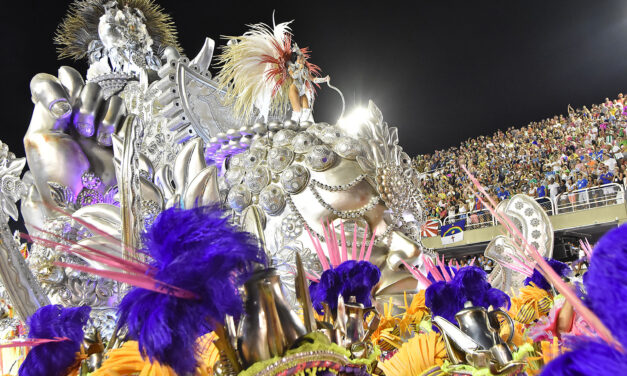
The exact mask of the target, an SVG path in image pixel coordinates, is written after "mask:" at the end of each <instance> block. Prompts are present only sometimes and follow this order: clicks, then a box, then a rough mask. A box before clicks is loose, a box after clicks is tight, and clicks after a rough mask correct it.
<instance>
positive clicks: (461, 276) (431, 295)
mask: <svg viewBox="0 0 627 376" xmlns="http://www.w3.org/2000/svg"><path fill="white" fill-rule="evenodd" d="M466 301H470V302H471V303H472V304H473V305H475V306H481V307H484V308H489V307H490V306H492V307H494V308H501V307H506V308H509V306H510V299H509V296H508V295H507V294H505V293H504V292H503V291H501V290H499V289H495V288H493V287H492V286H491V285H490V282H488V280H487V275H486V273H485V272H484V271H483V270H482V269H481V268H479V267H476V266H465V267H462V268H460V269H459V270H458V271H457V272H456V273H455V276H454V277H453V279H452V280H451V281H450V282H444V281H439V282H436V283H433V284H431V286H429V287H428V288H427V290H426V291H425V305H426V306H427V307H429V309H430V310H431V312H432V313H433V315H436V316H442V317H444V318H445V319H447V320H449V321H450V322H452V323H455V322H456V320H455V314H456V313H457V312H459V311H461V310H462V309H463V308H464V303H465V302H466Z"/></svg>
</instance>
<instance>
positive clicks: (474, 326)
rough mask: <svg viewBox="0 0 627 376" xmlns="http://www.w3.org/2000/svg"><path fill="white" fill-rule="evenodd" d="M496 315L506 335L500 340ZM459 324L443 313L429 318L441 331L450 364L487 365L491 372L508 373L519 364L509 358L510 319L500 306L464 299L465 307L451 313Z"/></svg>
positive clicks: (512, 335)
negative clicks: (492, 307)
mask: <svg viewBox="0 0 627 376" xmlns="http://www.w3.org/2000/svg"><path fill="white" fill-rule="evenodd" d="M498 316H502V317H504V318H505V321H506V322H507V324H508V326H509V336H508V339H507V341H505V342H503V340H502V339H501V337H500V336H499V330H500V322H499V320H498ZM455 320H456V321H457V322H458V324H459V328H458V327H457V326H455V325H454V324H452V323H450V322H449V321H447V320H446V319H444V318H443V317H439V316H436V317H434V318H433V324H434V325H436V326H437V327H438V328H439V329H440V331H441V332H442V334H443V337H444V342H445V344H446V350H447V353H448V355H449V358H450V360H451V361H452V362H453V363H454V364H459V363H468V364H470V365H472V366H474V367H476V368H483V367H490V370H491V372H492V373H493V374H504V373H508V372H510V371H511V370H513V369H516V368H517V367H518V366H519V363H518V362H514V361H513V356H512V352H511V349H510V347H509V345H508V343H509V342H511V340H512V338H513V337H514V330H515V327H514V321H513V320H512V318H511V317H509V315H508V314H507V313H506V312H504V311H501V310H498V309H497V310H493V311H488V310H486V309H485V308H483V307H478V306H473V305H472V304H470V302H466V305H465V308H464V309H463V310H461V311H459V312H458V313H457V314H456V315H455Z"/></svg>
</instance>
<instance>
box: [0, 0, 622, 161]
mask: <svg viewBox="0 0 627 376" xmlns="http://www.w3.org/2000/svg"><path fill="white" fill-rule="evenodd" d="M158 2H159V3H160V4H161V5H163V6H164V8H165V9H166V11H168V12H169V13H170V14H171V15H172V16H173V17H174V20H175V22H176V24H177V26H178V31H179V37H180V42H181V45H182V46H183V48H184V49H185V51H186V53H187V55H188V56H190V57H193V56H194V55H195V53H196V52H197V50H198V49H199V48H200V47H201V45H202V43H203V40H204V37H205V36H208V37H211V38H213V39H215V40H217V41H218V44H222V42H221V41H219V38H220V35H239V34H241V33H243V32H244V31H245V30H246V27H245V25H246V24H249V23H257V22H266V23H271V22H272V11H273V10H276V20H277V22H282V21H286V20H292V19H294V20H295V22H294V23H293V31H294V34H295V40H296V42H298V44H299V45H300V46H301V47H304V46H309V47H310V48H311V50H312V59H311V61H312V62H314V63H316V64H318V65H319V66H320V67H321V68H322V70H323V74H329V75H330V76H331V78H332V83H333V84H334V85H335V86H337V87H339V88H340V89H341V90H342V91H343V92H344V95H345V97H346V99H347V109H348V110H350V109H351V108H353V107H355V106H359V105H366V104H367V102H368V99H372V100H374V101H375V103H376V104H377V105H378V106H379V108H380V109H381V111H382V112H383V115H384V117H385V119H386V120H387V121H388V123H389V124H390V125H393V126H397V127H398V128H399V133H400V140H401V144H402V146H403V147H404V148H405V150H407V151H408V152H409V154H410V155H412V156H413V155H415V154H418V153H429V152H432V151H433V150H435V149H439V148H443V147H448V146H453V145H457V144H458V143H459V142H461V141H462V140H464V139H466V138H468V137H471V136H477V135H481V134H491V133H492V132H493V131H494V130H496V129H498V128H501V129H504V128H507V127H509V126H512V125H515V126H518V127H520V126H523V125H525V124H527V123H528V122H530V121H533V120H539V119H542V118H545V117H548V116H549V115H554V114H559V113H565V112H566V108H567V105H568V104H569V103H570V104H572V105H573V106H575V107H578V106H582V105H585V104H592V103H600V102H602V101H603V99H604V98H605V97H607V96H609V97H613V96H615V95H616V94H617V93H618V92H620V91H622V90H627V88H626V87H625V83H627V42H626V39H627V2H625V1H620V0H615V1H609V0H608V1H599V0H595V1H573V0H569V1H550V2H549V1H502V0H499V1H418V2H414V3H413V4H412V5H411V6H409V5H408V4H409V2H391V1H387V2H386V1H381V0H379V1H376V2H372V3H366V2H352V3H349V2H344V1H334V2H330V3H323V2H315V1H296V0H293V1H291V2H270V1H265V2H264V1H254V2H251V3H250V4H248V3H246V2H239V1H207V0H204V1H196V0H185V1H183V0H178V1H165V0H161V1H158ZM66 9H67V5H66V3H65V2H63V1H48V2H44V1H41V0H38V1H33V0H31V1H13V2H11V3H10V6H9V4H6V5H3V17H2V22H0V30H1V32H0V35H1V38H2V41H1V46H2V59H0V72H2V78H3V79H2V85H3V94H2V104H3V107H4V109H5V110H4V114H5V115H4V117H5V121H4V125H3V130H2V133H1V136H0V139H2V140H3V141H4V142H6V143H8V144H9V146H10V149H11V150H12V151H13V152H15V153H16V154H17V155H18V156H23V155H24V150H23V146H22V141H21V139H22V137H23V135H24V132H25V131H26V127H27V125H28V122H29V119H30V114H31V110H32V103H31V102H30V92H29V87H28V86H29V81H30V78H31V77H32V76H33V75H34V74H36V73H38V72H48V73H56V70H57V67H58V66H59V65H61V64H65V65H73V66H75V67H76V68H78V69H79V71H81V72H83V73H84V72H85V71H86V66H85V64H84V63H74V62H72V61H68V60H66V61H62V62H58V61H57V60H56V53H55V46H54V45H53V44H52V37H53V34H54V31H55V29H56V25H57V24H58V23H59V22H60V21H61V19H62V17H63V15H64V14H65V12H66ZM319 93H320V95H319V97H318V100H317V102H316V105H315V116H316V119H317V120H318V121H328V122H333V121H335V119H336V118H337V116H338V115H339V111H340V101H339V97H338V95H337V94H336V93H335V92H334V91H331V90H330V89H328V88H325V87H323V88H322V89H321V90H320V91H319Z"/></svg>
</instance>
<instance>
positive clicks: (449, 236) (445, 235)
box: [440, 219, 466, 244]
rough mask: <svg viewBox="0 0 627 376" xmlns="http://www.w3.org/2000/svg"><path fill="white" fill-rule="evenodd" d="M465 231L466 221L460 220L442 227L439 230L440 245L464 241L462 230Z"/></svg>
mask: <svg viewBox="0 0 627 376" xmlns="http://www.w3.org/2000/svg"><path fill="white" fill-rule="evenodd" d="M465 229H466V220H465V219H462V220H460V221H457V222H455V223H451V224H450V225H442V227H441V228H440V236H441V237H442V244H451V243H455V242H458V241H461V240H463V239H464V230H465Z"/></svg>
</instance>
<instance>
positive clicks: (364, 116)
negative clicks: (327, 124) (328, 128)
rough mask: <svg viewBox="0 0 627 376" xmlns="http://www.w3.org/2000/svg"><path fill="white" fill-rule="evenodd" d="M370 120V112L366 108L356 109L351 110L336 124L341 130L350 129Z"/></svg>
mask: <svg viewBox="0 0 627 376" xmlns="http://www.w3.org/2000/svg"><path fill="white" fill-rule="evenodd" d="M368 119H370V111H368V109H367V108H366V107H357V108H355V109H353V110H352V111H351V112H350V113H349V114H348V115H346V116H343V117H342V118H341V119H340V120H339V121H338V124H339V125H340V126H341V127H342V128H347V129H348V128H351V127H356V126H358V125H361V124H363V123H365V122H367V121H368Z"/></svg>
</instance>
